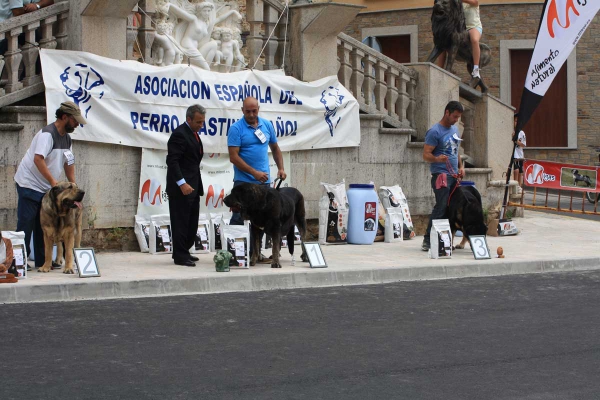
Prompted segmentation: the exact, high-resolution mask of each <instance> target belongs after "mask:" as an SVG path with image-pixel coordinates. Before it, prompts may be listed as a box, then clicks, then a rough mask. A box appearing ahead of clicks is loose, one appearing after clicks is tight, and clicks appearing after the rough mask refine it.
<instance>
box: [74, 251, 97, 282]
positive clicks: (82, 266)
mask: <svg viewBox="0 0 600 400" xmlns="http://www.w3.org/2000/svg"><path fill="white" fill-rule="evenodd" d="M73 255H74V256H75V264H76V265H77V271H78V272H79V277H80V278H89V277H92V276H100V270H99V269H98V263H97V262H96V254H95V253H94V249H93V248H91V247H90V248H79V249H73Z"/></svg>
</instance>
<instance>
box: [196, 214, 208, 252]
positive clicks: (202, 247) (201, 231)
mask: <svg viewBox="0 0 600 400" xmlns="http://www.w3.org/2000/svg"><path fill="white" fill-rule="evenodd" d="M191 253H204V254H206V253H210V220H209V218H208V215H206V214H204V213H202V214H200V215H199V216H198V230H197V231H196V237H195V238H194V245H193V246H192V249H191Z"/></svg>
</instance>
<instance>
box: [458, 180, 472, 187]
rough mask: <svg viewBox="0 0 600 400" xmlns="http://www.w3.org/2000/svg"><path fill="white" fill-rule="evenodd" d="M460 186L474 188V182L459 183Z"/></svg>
mask: <svg viewBox="0 0 600 400" xmlns="http://www.w3.org/2000/svg"><path fill="white" fill-rule="evenodd" d="M460 186H473V187H475V182H473V181H460Z"/></svg>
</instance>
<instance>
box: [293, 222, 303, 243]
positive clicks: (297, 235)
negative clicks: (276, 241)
mask: <svg viewBox="0 0 600 400" xmlns="http://www.w3.org/2000/svg"><path fill="white" fill-rule="evenodd" d="M301 243H302V236H300V230H299V229H298V227H297V226H296V225H294V244H301Z"/></svg>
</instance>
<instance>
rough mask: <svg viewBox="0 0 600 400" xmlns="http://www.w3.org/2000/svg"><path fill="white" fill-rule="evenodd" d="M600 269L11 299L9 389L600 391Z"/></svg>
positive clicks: (282, 396)
mask: <svg viewBox="0 0 600 400" xmlns="http://www.w3.org/2000/svg"><path fill="white" fill-rule="evenodd" d="M599 289H600V271H585V272H566V273H551V274H527V275H510V276H501V277H486V278H467V279H444V280H430V281H420V282H417V281H412V282H396V283H389V284H379V285H363V286H349V287H329V288H313V289H290V290H272V291H261V292H236V293H221V294H206V295H191V296H176V297H151V298H137V299H116V300H104V301H72V302H48V303H30V304H6V305H4V306H2V307H1V308H0V321H1V323H2V325H1V326H2V334H3V338H4V340H2V341H1V342H0V355H1V356H0V369H1V370H2V384H1V385H0V399H2V400H10V399H18V400H21V399H46V400H53V399H61V400H62V399H111V400H113V399H202V400H212V399H236V400H240V399H277V400H286V399H310V400H316V399H327V400H338V399H339V400H342V399H343V400H355V399H356V400H364V399H401V400H402V399H407V400H420V399H424V400H432V399H444V400H470V399H473V400H481V399H485V400H508V399H510V400H534V399H535V400H537V399H544V400H546V399H560V400H571V399H573V400H592V399H593V400H596V399H598V393H600V380H599V379H598V376H599V375H600V361H599V360H600V313H598V304H599V303H600V290H599Z"/></svg>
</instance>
